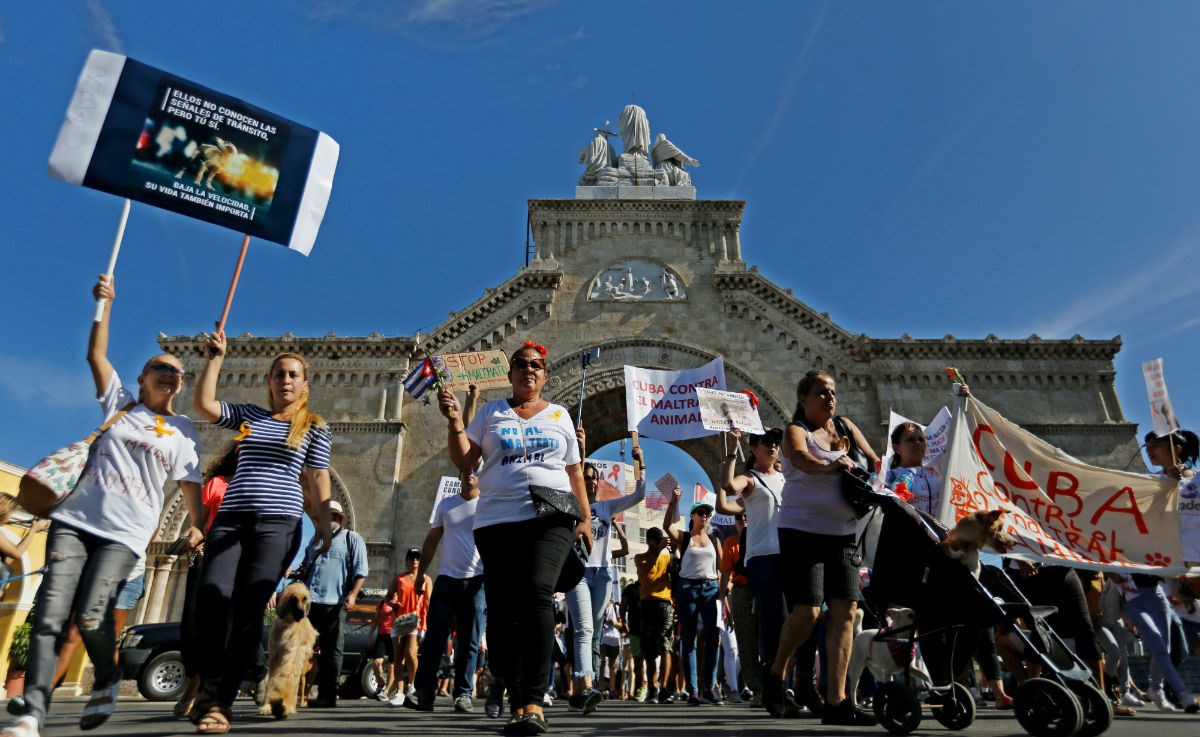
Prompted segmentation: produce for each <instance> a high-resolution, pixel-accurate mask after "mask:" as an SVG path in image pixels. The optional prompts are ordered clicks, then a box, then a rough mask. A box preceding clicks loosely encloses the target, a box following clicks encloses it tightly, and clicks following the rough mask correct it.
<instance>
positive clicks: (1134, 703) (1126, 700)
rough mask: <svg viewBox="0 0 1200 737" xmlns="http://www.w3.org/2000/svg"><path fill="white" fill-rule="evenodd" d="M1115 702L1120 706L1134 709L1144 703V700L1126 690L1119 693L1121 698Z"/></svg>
mask: <svg viewBox="0 0 1200 737" xmlns="http://www.w3.org/2000/svg"><path fill="white" fill-rule="evenodd" d="M1117 703H1118V704H1120V705H1121V706H1129V707H1132V708H1134V709H1136V708H1138V707H1139V706H1145V705H1146V702H1145V701H1142V700H1141V699H1139V698H1138V697H1136V696H1134V695H1133V692H1132V691H1126V692H1125V693H1123V694H1121V698H1120V700H1119V701H1117Z"/></svg>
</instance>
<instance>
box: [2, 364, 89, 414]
mask: <svg viewBox="0 0 1200 737" xmlns="http://www.w3.org/2000/svg"><path fill="white" fill-rule="evenodd" d="M0 392H2V393H4V394H7V395H9V396H10V397H12V398H14V399H15V400H16V401H17V402H18V403H20V404H29V405H34V404H36V405H38V406H41V407H45V408H47V409H56V408H67V407H91V406H95V401H96V400H95V399H94V398H93V397H94V395H95V388H94V387H93V386H92V377H91V375H90V374H89V373H88V371H87V369H86V368H84V367H83V366H82V364H81V362H78V361H76V362H73V363H72V364H71V365H70V366H69V367H68V366H66V365H64V364H61V363H53V362H51V361H46V360H43V359H40V358H22V357H20V356H10V355H5V354H0Z"/></svg>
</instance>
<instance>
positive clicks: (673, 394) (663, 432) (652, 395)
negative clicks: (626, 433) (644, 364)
mask: <svg viewBox="0 0 1200 737" xmlns="http://www.w3.org/2000/svg"><path fill="white" fill-rule="evenodd" d="M697 387H702V388H705V389H722V390H723V389H725V362H724V359H722V358H721V357H720V356H717V357H716V358H714V359H713V360H712V361H710V362H708V363H706V364H704V365H703V366H700V367H699V368H694V369H685V370H683V371H661V370H658V369H645V368H638V367H637V366H628V365H627V366H625V414H626V422H627V428H628V429H629V430H630V431H636V432H637V433H639V434H641V435H643V436H645V437H648V438H654V439H655V440H665V441H671V440H687V439H689V438H699V437H704V436H706V435H712V434H714V433H715V432H716V431H715V430H709V429H706V428H705V427H704V423H703V422H702V421H701V419H700V402H699V400H698V399H697V398H696V392H695V390H696V388H697Z"/></svg>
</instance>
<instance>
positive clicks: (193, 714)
mask: <svg viewBox="0 0 1200 737" xmlns="http://www.w3.org/2000/svg"><path fill="white" fill-rule="evenodd" d="M219 683H220V682H219V681H218V680H216V679H213V680H211V681H207V682H202V683H201V684H200V690H199V692H197V694H196V695H195V696H194V697H193V698H192V705H191V708H189V709H188V710H187V712H185V714H184V715H185V716H186V717H187V718H188V721H190V722H191V723H192V724H196V725H198V724H200V720H201V719H203V718H204V716H205V715H206V714H208V712H209V711H210V710H211V709H212V707H213V705H214V704H216V703H217V686H218V685H219Z"/></svg>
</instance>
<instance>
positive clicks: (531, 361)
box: [510, 356, 546, 371]
mask: <svg viewBox="0 0 1200 737" xmlns="http://www.w3.org/2000/svg"><path fill="white" fill-rule="evenodd" d="M510 363H512V366H513V368H519V369H523V368H531V369H533V370H534V371H545V370H546V362H545V361H543V360H542V359H540V358H521V357H520V356H518V357H516V358H514V359H513V360H512V361H511V362H510Z"/></svg>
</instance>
